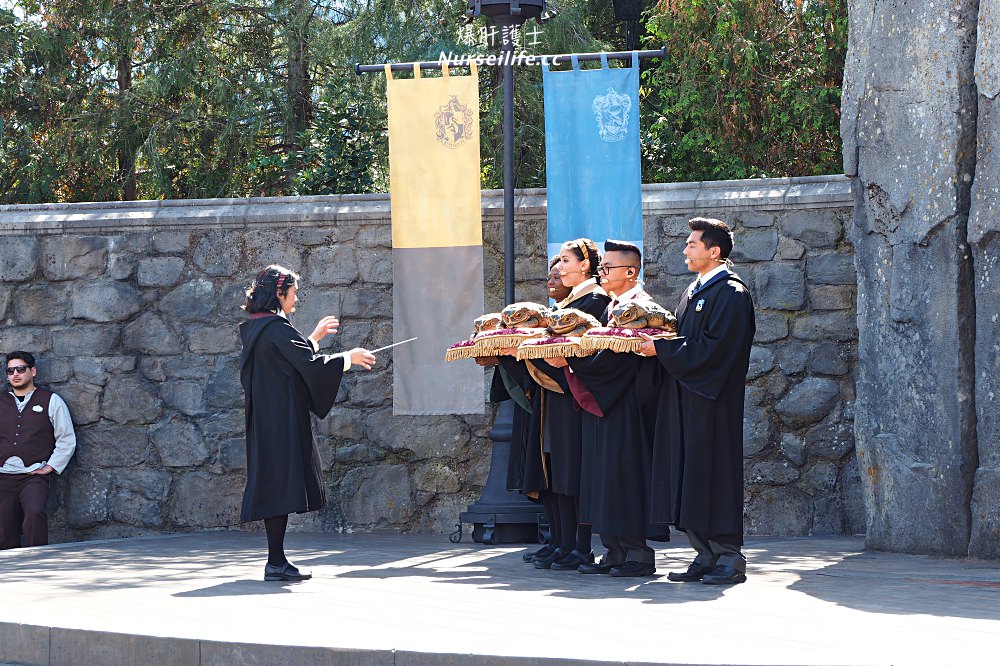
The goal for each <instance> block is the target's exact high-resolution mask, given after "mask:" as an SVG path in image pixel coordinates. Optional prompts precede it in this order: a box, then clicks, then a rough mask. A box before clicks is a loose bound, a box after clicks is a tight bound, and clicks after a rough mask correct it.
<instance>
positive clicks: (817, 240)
mask: <svg viewBox="0 0 1000 666" xmlns="http://www.w3.org/2000/svg"><path fill="white" fill-rule="evenodd" d="M781 234H782V235H783V236H787V237H788V238H792V239H795V240H797V241H802V242H803V243H805V244H806V245H808V246H809V247H811V248H832V247H836V246H837V243H839V242H840V240H841V239H842V238H843V237H844V227H843V223H842V222H841V213H840V212H839V211H829V210H818V211H802V212H796V213H789V214H786V215H785V216H784V217H783V218H782V220H781Z"/></svg>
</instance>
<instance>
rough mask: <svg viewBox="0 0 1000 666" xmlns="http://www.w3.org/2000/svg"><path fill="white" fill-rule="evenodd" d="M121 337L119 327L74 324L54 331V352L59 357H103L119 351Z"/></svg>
mask: <svg viewBox="0 0 1000 666" xmlns="http://www.w3.org/2000/svg"><path fill="white" fill-rule="evenodd" d="M120 337H121V328H120V327H118V326H117V325H113V324H111V325H108V324H82V323H79V324H74V325H73V326H70V327H69V328H55V329H52V351H53V352H54V353H55V354H58V355H59V356H87V357H90V356H103V355H105V354H111V353H114V352H116V351H117V350H118V345H119V342H120ZM92 383H95V384H96V383H103V382H92Z"/></svg>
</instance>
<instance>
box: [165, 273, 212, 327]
mask: <svg viewBox="0 0 1000 666" xmlns="http://www.w3.org/2000/svg"><path fill="white" fill-rule="evenodd" d="M159 308H160V311H161V312H163V313H165V314H167V315H168V316H169V317H170V318H171V319H176V320H179V321H207V320H209V319H211V318H212V313H213V312H214V310H215V286H214V285H213V284H212V282H211V281H210V280H205V279H198V280H192V281H191V282H187V283H185V284H182V285H181V286H179V287H177V288H176V289H173V290H171V291H169V292H167V294H165V295H164V296H163V298H161V299H160V302H159Z"/></svg>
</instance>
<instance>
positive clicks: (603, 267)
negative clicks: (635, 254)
mask: <svg viewBox="0 0 1000 666" xmlns="http://www.w3.org/2000/svg"><path fill="white" fill-rule="evenodd" d="M612 268H635V266H629V265H628V264H618V265H617V266H612V265H611V264H599V265H598V266H597V272H598V273H610V272H611V269H612Z"/></svg>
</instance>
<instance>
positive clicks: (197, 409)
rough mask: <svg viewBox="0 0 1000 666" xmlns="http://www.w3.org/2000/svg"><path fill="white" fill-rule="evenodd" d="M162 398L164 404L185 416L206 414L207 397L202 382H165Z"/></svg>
mask: <svg viewBox="0 0 1000 666" xmlns="http://www.w3.org/2000/svg"><path fill="white" fill-rule="evenodd" d="M160 396H161V397H162V398H163V402H164V404H166V405H167V406H168V407H171V408H173V409H176V410H177V411H178V412H180V413H181V414H184V415H185V416H196V415H198V414H203V413H204V412H205V397H204V395H203V391H202V385H201V382H196V381H168V382H164V383H162V384H160Z"/></svg>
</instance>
